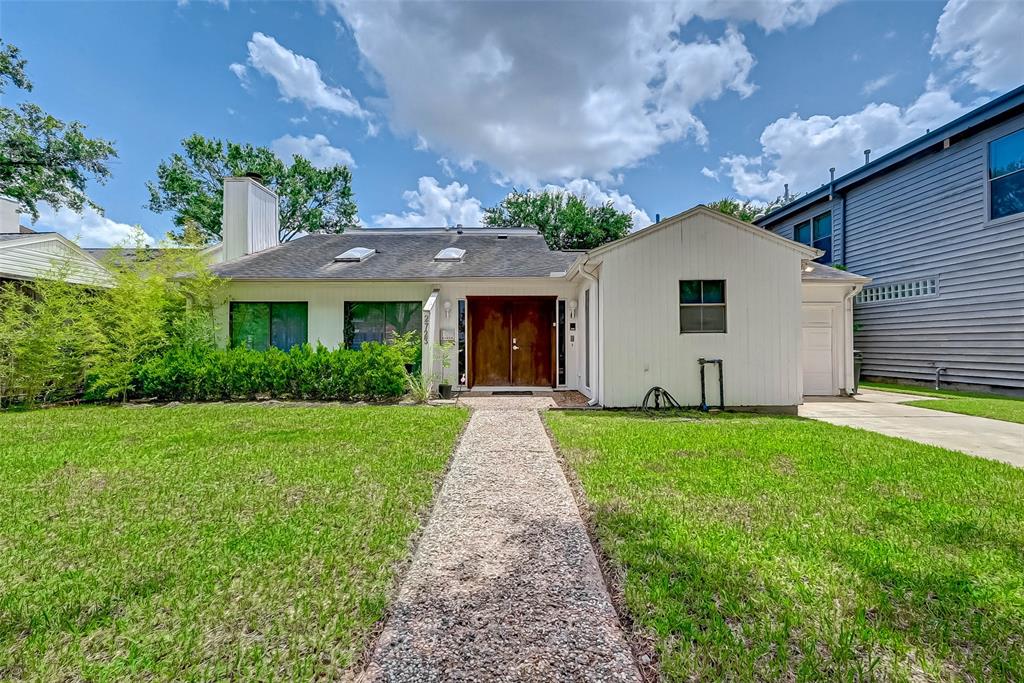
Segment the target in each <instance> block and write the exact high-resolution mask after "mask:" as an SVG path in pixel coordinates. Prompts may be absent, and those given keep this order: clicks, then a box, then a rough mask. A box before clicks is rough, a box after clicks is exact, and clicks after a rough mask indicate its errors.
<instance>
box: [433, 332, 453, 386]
mask: <svg viewBox="0 0 1024 683" xmlns="http://www.w3.org/2000/svg"><path fill="white" fill-rule="evenodd" d="M453 346H455V344H453V343H452V342H450V341H448V342H441V343H440V344H439V345H438V346H437V358H438V360H439V361H441V381H440V382H439V383H438V385H437V393H438V395H439V396H440V397H441V398H443V399H445V400H447V399H450V398H451V397H452V385H451V384H450V383H449V382H448V368H450V367H451V366H452V347H453Z"/></svg>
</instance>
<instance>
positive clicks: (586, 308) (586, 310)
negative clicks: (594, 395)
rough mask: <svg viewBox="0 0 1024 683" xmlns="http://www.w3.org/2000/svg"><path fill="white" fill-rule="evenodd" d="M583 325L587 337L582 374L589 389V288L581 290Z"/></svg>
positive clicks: (584, 346) (584, 345)
mask: <svg viewBox="0 0 1024 683" xmlns="http://www.w3.org/2000/svg"><path fill="white" fill-rule="evenodd" d="M583 326H584V329H585V330H586V333H587V337H586V339H585V340H584V344H583V349H584V351H583V354H584V363H585V365H584V375H583V380H584V381H583V383H584V384H586V385H587V388H588V389H590V388H591V386H590V290H589V289H588V290H586V291H585V292H583Z"/></svg>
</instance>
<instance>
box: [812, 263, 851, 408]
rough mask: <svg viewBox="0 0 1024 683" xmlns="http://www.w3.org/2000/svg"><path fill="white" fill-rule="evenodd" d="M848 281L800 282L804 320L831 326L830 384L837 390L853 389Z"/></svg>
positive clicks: (849, 390)
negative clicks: (841, 282) (846, 283)
mask: <svg viewBox="0 0 1024 683" xmlns="http://www.w3.org/2000/svg"><path fill="white" fill-rule="evenodd" d="M851 291H853V287H852V286H850V285H835V284H815V283H805V284H804V285H803V302H804V304H803V324H804V325H807V324H809V323H810V324H815V323H823V322H825V318H824V317H827V322H828V323H829V324H830V325H831V326H832V387H833V391H834V393H836V394H841V393H852V392H853V306H852V303H851V302H849V301H847V300H846V296H847V295H848V294H849V293H850V292H851Z"/></svg>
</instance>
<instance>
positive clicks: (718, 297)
mask: <svg viewBox="0 0 1024 683" xmlns="http://www.w3.org/2000/svg"><path fill="white" fill-rule="evenodd" d="M703 285H704V298H703V299H702V301H703V303H706V304H724V303H725V281H724V280H705V281H704V282H703Z"/></svg>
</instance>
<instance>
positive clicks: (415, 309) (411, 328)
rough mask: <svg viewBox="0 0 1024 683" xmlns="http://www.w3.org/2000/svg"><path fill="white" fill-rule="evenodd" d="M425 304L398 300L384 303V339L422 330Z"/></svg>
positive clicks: (387, 339) (388, 339)
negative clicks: (421, 320) (421, 321)
mask: <svg viewBox="0 0 1024 683" xmlns="http://www.w3.org/2000/svg"><path fill="white" fill-rule="evenodd" d="M422 310H423V305H422V304H420V303H419V302H417V301H398V302H388V303H385V304H384V340H385V341H390V340H391V339H392V338H393V337H394V335H396V334H406V333H408V332H419V331H420V316H421V311H422Z"/></svg>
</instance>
